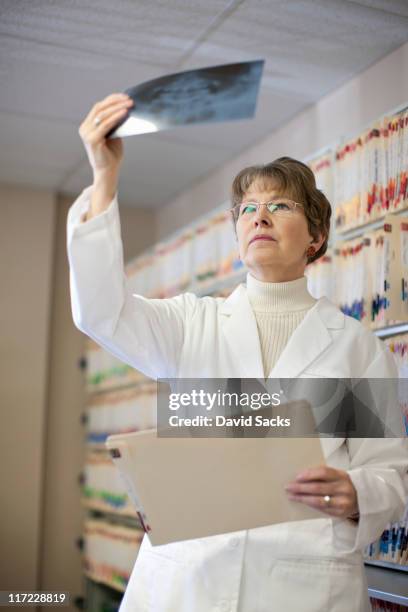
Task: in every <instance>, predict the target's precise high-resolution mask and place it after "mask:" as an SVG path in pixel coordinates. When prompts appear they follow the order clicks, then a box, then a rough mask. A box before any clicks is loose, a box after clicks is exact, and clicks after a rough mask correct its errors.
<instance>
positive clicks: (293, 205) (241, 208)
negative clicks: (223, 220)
mask: <svg viewBox="0 0 408 612" xmlns="http://www.w3.org/2000/svg"><path fill="white" fill-rule="evenodd" d="M261 206H266V208H267V210H268V212H269V213H270V214H271V215H273V216H274V217H275V216H276V217H290V216H292V215H294V214H295V213H296V209H297V208H298V207H299V208H304V207H303V204H299V202H294V201H293V200H288V199H286V198H276V199H274V200H271V201H270V202H242V203H241V204H236V205H235V206H233V207H232V208H230V211H231V213H232V216H233V217H234V220H235V222H237V221H238V219H239V218H240V217H248V218H250V217H251V216H253V215H254V214H255V213H257V212H258V210H259V208H260V207H261Z"/></svg>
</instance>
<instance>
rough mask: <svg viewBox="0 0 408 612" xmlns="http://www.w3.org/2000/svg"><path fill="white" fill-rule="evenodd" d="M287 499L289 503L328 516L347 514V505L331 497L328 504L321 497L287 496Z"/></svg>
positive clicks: (337, 498) (339, 499)
mask: <svg viewBox="0 0 408 612" xmlns="http://www.w3.org/2000/svg"><path fill="white" fill-rule="evenodd" d="M288 497H289V499H290V501H294V502H297V503H301V504H305V505H306V506H309V507H310V508H314V509H315V510H320V511H321V512H325V513H326V514H329V515H330V516H346V515H347V513H348V510H347V508H348V505H347V504H345V502H344V500H343V499H342V498H339V497H332V498H331V500H330V504H327V502H326V501H325V499H324V497H323V496H321V495H289V496H288Z"/></svg>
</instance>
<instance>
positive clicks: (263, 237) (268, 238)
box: [249, 236, 276, 244]
mask: <svg viewBox="0 0 408 612" xmlns="http://www.w3.org/2000/svg"><path fill="white" fill-rule="evenodd" d="M258 240H266V241H269V242H276V240H275V238H272V236H255V237H254V238H252V240H251V241H250V242H249V244H252V243H253V242H257V241H258Z"/></svg>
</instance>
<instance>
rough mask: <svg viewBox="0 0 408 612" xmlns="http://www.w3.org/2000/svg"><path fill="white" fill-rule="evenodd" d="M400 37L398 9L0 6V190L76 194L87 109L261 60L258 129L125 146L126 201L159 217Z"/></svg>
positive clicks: (208, 2) (403, 26) (132, 0)
mask: <svg viewBox="0 0 408 612" xmlns="http://www.w3.org/2000/svg"><path fill="white" fill-rule="evenodd" d="M407 40H408V2H407V1H406V0H359V1H357V0H356V1H354V0H230V1H227V0H168V1H166V0H116V1H115V2H112V0H0V83H1V87H0V138H1V147H0V181H3V182H8V183H16V184H19V185H26V186H34V187H37V188H46V189H52V190H55V191H58V192H62V193H67V194H72V195H75V194H77V193H78V192H79V191H80V190H81V189H82V188H83V187H85V186H86V185H87V184H89V182H90V180H91V173H90V169H89V165H88V162H87V159H86V155H85V153H84V150H83V148H82V144H81V141H80V138H79V135H78V127H79V124H80V122H81V121H82V119H83V117H84V116H85V115H86V113H87V112H88V110H89V109H90V107H91V105H92V104H93V103H94V102H96V101H97V100H100V99H102V98H103V97H105V96H106V95H108V94H109V93H111V92H114V91H123V90H124V89H126V88H127V87H129V86H132V85H134V84H136V83H138V82H141V81H143V80H147V79H151V78H155V77H158V76H161V75H164V74H169V73H172V72H175V71H177V70H184V69H185V70H187V69H191V68H201V67H204V66H208V65H214V64H221V63H228V62H235V61H245V60H252V59H259V58H264V59H265V68H264V76H263V80H262V85H261V91H260V96H259V100H258V108H257V113H256V117H255V119H253V120H251V121H239V122H231V123H225V124H214V125H203V126H194V127H193V126H191V127H184V128H179V129H175V130H170V131H166V132H160V133H156V134H147V135H143V136H136V137H130V138H126V139H125V140H124V142H125V160H124V163H123V168H122V173H121V181H120V197H121V199H122V201H125V202H126V203H127V204H129V205H133V206H140V207H151V208H159V207H161V206H164V205H165V204H166V203H167V202H168V201H170V200H171V199H172V198H173V197H174V196H175V195H177V194H178V193H179V192H181V191H183V190H185V189H187V188H188V187H189V186H191V185H192V184H193V183H195V182H196V181H198V180H199V179H200V178H202V177H204V176H205V175H206V174H208V173H210V172H211V171H212V170H215V169H216V168H218V167H219V166H220V165H221V164H223V163H224V162H226V161H227V160H229V159H230V158H232V157H234V156H235V155H237V154H238V153H240V152H241V151H243V150H244V149H245V147H249V146H251V145H252V144H254V143H255V142H256V141H258V140H261V139H262V138H264V137H265V136H266V135H268V134H269V133H271V132H273V130H275V129H276V128H277V127H278V126H280V125H282V124H283V123H285V122H287V121H288V120H289V119H290V118H292V117H293V116H294V115H296V114H297V113H299V112H301V111H302V110H303V109H304V108H305V107H306V106H308V105H311V104H313V103H314V102H316V101H317V100H319V99H320V98H322V97H323V96H324V95H326V94H327V93H329V92H331V91H333V90H334V89H336V88H337V87H339V86H340V85H341V84H343V83H344V82H346V81H348V80H349V79H351V78H352V77H353V76H355V75H356V74H358V73H359V72H361V71H363V70H364V69H366V68H367V67H368V66H370V65H371V64H373V63H375V62H377V61H378V60H379V59H381V58H382V57H384V56H385V55H387V54H388V53H390V52H391V51H393V50H394V49H396V48H397V47H399V46H400V45H402V44H403V43H404V42H406V41H407Z"/></svg>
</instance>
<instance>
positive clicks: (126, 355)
mask: <svg viewBox="0 0 408 612" xmlns="http://www.w3.org/2000/svg"><path fill="white" fill-rule="evenodd" d="M91 190H92V187H89V188H87V189H85V190H84V192H83V193H82V194H81V195H80V196H79V198H78V199H77V200H76V201H75V203H74V204H73V205H72V207H71V209H70V210H69V213H68V221H67V248H68V259H69V265H70V289H71V307H72V315H73V319H74V323H75V325H76V326H77V327H78V328H79V329H80V330H81V331H83V332H84V333H85V334H87V335H88V336H90V337H91V338H92V339H94V340H95V341H96V342H97V343H98V344H100V345H101V346H103V347H104V348H105V349H106V350H108V351H109V352H111V353H113V354H114V355H115V356H116V357H118V358H119V359H121V360H122V361H124V362H126V363H128V364H130V365H131V366H132V367H134V368H136V369H137V370H140V371H141V372H143V373H145V374H146V375H147V376H150V377H152V378H167V377H168V378H172V377H175V376H176V372H177V366H178V360H179V358H180V353H181V348H182V345H183V341H184V334H185V319H186V316H187V315H186V311H187V310H189V309H191V308H193V307H194V298H195V296H193V295H192V294H184V295H180V296H177V297H175V298H169V299H147V298H144V297H142V296H140V295H136V294H133V293H132V291H131V289H130V288H129V282H128V280H127V278H126V276H125V273H124V265H123V246H122V240H121V231H120V219H119V211H118V202H117V198H116V196H115V197H114V199H113V200H112V202H111V203H110V205H109V207H108V208H107V209H106V210H105V211H104V212H103V213H101V214H99V215H98V216H96V217H92V218H91V219H89V220H88V221H85V222H82V216H83V214H84V213H85V212H86V211H87V210H88V208H89V205H90V197H91ZM195 299H196V298H195Z"/></svg>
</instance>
